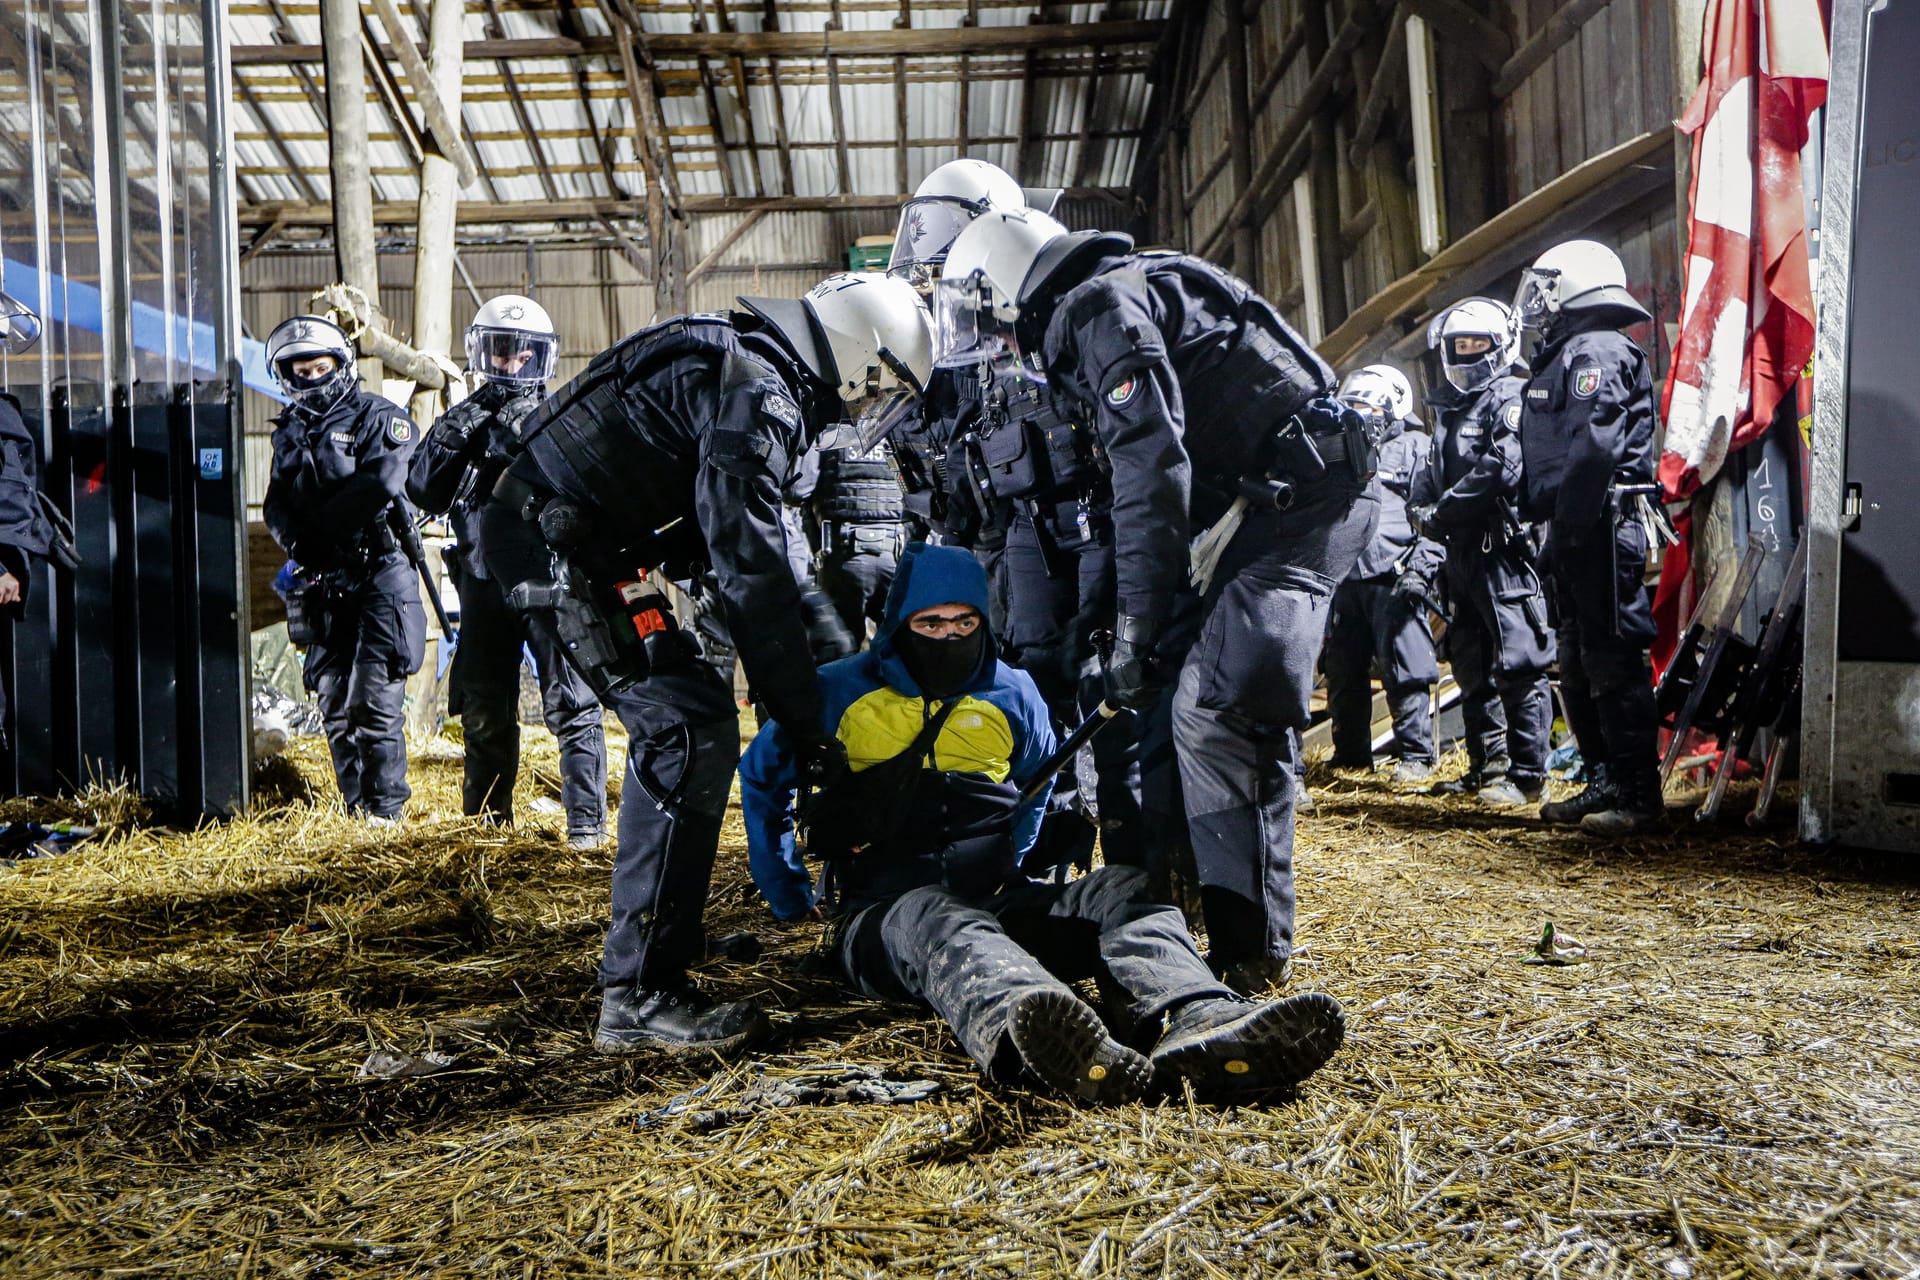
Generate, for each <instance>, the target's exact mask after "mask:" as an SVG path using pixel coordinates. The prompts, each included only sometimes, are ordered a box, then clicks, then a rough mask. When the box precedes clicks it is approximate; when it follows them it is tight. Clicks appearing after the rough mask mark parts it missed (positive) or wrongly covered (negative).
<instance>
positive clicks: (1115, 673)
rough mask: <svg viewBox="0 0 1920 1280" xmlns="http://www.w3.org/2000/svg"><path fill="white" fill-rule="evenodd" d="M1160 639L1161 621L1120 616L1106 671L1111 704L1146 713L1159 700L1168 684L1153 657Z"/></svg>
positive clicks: (1115, 626) (1116, 623) (1108, 696)
mask: <svg viewBox="0 0 1920 1280" xmlns="http://www.w3.org/2000/svg"><path fill="white" fill-rule="evenodd" d="M1159 639H1160V621H1159V619H1157V618H1133V617H1128V616H1127V615H1126V614H1121V615H1120V618H1119V619H1118V621H1116V622H1115V624H1114V628H1113V658H1112V660H1111V661H1110V662H1108V663H1107V670H1106V685H1107V701H1108V702H1110V703H1112V704H1113V705H1114V706H1116V707H1125V708H1126V709H1127V710H1129V711H1146V710H1149V709H1151V708H1152V706H1153V705H1154V704H1155V703H1156V702H1158V701H1159V700H1160V694H1161V693H1162V692H1163V691H1164V690H1165V689H1166V687H1167V682H1166V678H1165V677H1164V676H1163V675H1162V673H1161V671H1160V664H1159V663H1158V662H1157V661H1155V659H1154V656H1153V646H1154V645H1155V644H1156V643H1158V642H1159Z"/></svg>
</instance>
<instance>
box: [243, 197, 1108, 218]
mask: <svg viewBox="0 0 1920 1280" xmlns="http://www.w3.org/2000/svg"><path fill="white" fill-rule="evenodd" d="M1133 194H1134V193H1133V188H1131V187H1068V188H1067V189H1066V190H1065V191H1064V192H1063V196H1064V198H1066V199H1070V200H1106V201H1110V202H1112V203H1114V204H1116V205H1130V204H1131V203H1132V200H1133ZM907 198H908V194H907V193H905V192H892V193H887V194H884V195H851V196H792V197H788V196H769V197H766V198H764V199H755V198H754V197H751V196H735V197H732V198H729V197H727V196H687V197H685V198H684V199H683V200H682V201H681V210H682V211H683V212H684V213H687V214H701V213H751V212H753V211H754V210H755V209H772V210H777V211H781V212H788V213H806V212H825V211H838V210H860V209H897V208H899V207H900V205H901V204H902V203H903V202H904V201H905V200H906V199H907ZM633 205H634V202H633V201H632V200H622V199H613V198H610V197H597V198H589V199H580V200H519V201H502V202H501V203H498V204H485V203H482V202H480V201H476V200H467V201H463V202H462V203H461V205H460V213H459V219H460V221H461V222H463V223H477V224H486V225H512V224H515V223H547V222H592V221H594V220H595V219H597V218H600V217H601V216H603V215H604V216H606V217H610V218H631V217H633V216H634V208H633ZM416 212H417V211H416V210H415V209H414V207H413V205H412V204H410V203H407V202H403V201H391V202H385V203H381V204H377V205H374V206H373V220H374V222H375V223H377V224H379V225H381V226H391V225H396V224H403V223H411V222H412V221H413V219H414V215H415V213H416ZM238 217H239V222H240V225H241V226H248V227H264V226H266V225H267V224H269V223H271V222H273V221H274V220H275V219H276V218H284V219H285V221H286V225H287V226H289V227H324V226H326V225H328V223H329V221H330V219H331V218H332V212H331V210H330V208H329V207H328V206H327V205H325V204H306V203H303V202H301V201H297V200H287V201H263V202H261V203H258V204H243V205H242V206H240V209H239V210H238Z"/></svg>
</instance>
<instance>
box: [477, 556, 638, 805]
mask: <svg viewBox="0 0 1920 1280" xmlns="http://www.w3.org/2000/svg"><path fill="white" fill-rule="evenodd" d="M453 583H454V586H455V588H456V589H458V591H459V592H460V647H459V648H458V649H457V650H456V651H455V652H454V658H453V693H454V697H455V698H456V699H457V702H456V704H455V705H456V706H457V707H458V708H459V712H460V722H461V727H462V734H463V737H464V738H465V740H466V752H467V761H466V775H465V778H464V779H463V785H462V788H461V799H462V802H463V809H464V811H465V812H466V813H468V814H478V813H487V814H492V815H493V816H494V817H496V818H499V819H501V820H502V821H506V820H510V819H511V818H512V817H513V784H514V779H515V777H516V776H517V775H518V774H519V771H520V714H519V712H520V656H521V647H522V646H523V645H524V646H526V647H527V648H529V649H531V650H532V652H533V661H534V668H535V673H536V674H537V675H538V676H539V678H540V708H541V712H542V717H543V718H544V719H545V720H546V722H547V728H549V729H551V730H553V736H554V737H556V738H558V739H559V740H560V801H561V803H562V804H563V805H565V806H566V810H567V834H568V835H570V836H589V835H598V834H600V833H601V832H602V831H604V830H605V829H606V824H607V744H606V734H605V731H604V730H603V728H602V727H601V721H600V715H601V712H600V703H599V701H598V700H597V699H596V698H595V697H594V696H593V691H592V690H591V689H589V688H588V687H587V682H586V681H585V680H583V679H581V678H580V673H579V672H577V671H575V670H574V669H573V667H572V666H571V665H570V664H569V663H568V662H567V660H566V651H565V649H564V648H563V647H562V646H561V644H560V639H559V637H558V636H557V635H556V634H555V633H554V630H553V624H552V619H551V615H550V612H549V611H546V610H538V611H534V612H530V613H528V614H526V615H524V616H523V615H521V614H518V613H515V612H514V610H513V608H512V606H510V605H509V604H508V603H507V597H506V593H505V592H503V591H502V590H501V589H500V584H499V583H498V582H495V581H494V580H493V579H491V578H480V577H476V576H475V575H474V574H473V573H471V572H470V571H468V570H466V569H464V568H460V567H457V566H456V568H455V572H454V575H453Z"/></svg>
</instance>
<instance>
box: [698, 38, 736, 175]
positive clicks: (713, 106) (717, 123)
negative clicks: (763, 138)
mask: <svg viewBox="0 0 1920 1280" xmlns="http://www.w3.org/2000/svg"><path fill="white" fill-rule="evenodd" d="M693 29H694V30H695V31H705V30H706V29H707V8H706V5H705V4H704V3H703V2H702V0H695V3H694V14H693ZM700 92H701V96H702V97H704V98H705V99H706V104H707V130H708V132H710V133H712V134H713V153H714V156H715V157H716V158H717V160H718V162H719V166H720V189H721V190H722V191H724V192H725V193H726V194H728V195H730V196H731V195H738V194H739V193H738V192H737V191H735V190H734V178H733V157H732V156H731V155H730V154H729V153H728V151H727V127H726V123H725V121H723V120H722V119H721V118H720V90H719V87H718V86H717V85H716V84H715V83H714V78H713V60H712V59H711V58H709V57H708V56H707V55H706V54H704V53H703V54H701V55H700Z"/></svg>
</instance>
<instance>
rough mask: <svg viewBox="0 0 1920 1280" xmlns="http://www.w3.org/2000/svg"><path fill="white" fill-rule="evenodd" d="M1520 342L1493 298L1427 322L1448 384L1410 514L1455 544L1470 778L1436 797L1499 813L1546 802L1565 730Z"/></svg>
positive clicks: (1448, 568)
mask: <svg viewBox="0 0 1920 1280" xmlns="http://www.w3.org/2000/svg"><path fill="white" fill-rule="evenodd" d="M1519 342H1520V335H1519V332H1518V330H1517V329H1516V328H1515V327H1514V325H1513V313H1512V312H1511V311H1510V310H1509V309H1508V308H1507V306H1506V304H1505V303H1502V302H1495V301H1494V300H1493V299H1491V298H1468V299H1467V300H1466V301H1464V302H1457V303H1455V304H1454V305H1453V306H1451V307H1448V308H1447V309H1446V310H1445V311H1442V312H1441V313H1440V314H1439V315H1437V316H1435V317H1434V318H1433V322H1432V323H1431V324H1429V325H1428V326H1427V346H1428V347H1430V348H1432V349H1433V350H1434V351H1435V352H1437V353H1438V355H1439V359H1440V367H1441V371H1442V373H1444V374H1445V376H1446V381H1445V382H1442V383H1439V384H1437V385H1436V386H1435V387H1434V389H1433V391H1432V393H1431V394H1430V395H1429V396H1428V397H1427V403H1428V404H1430V405H1432V406H1433V411H1434V420H1433V454H1432V462H1431V464H1430V465H1429V466H1427V467H1425V468H1423V469H1422V470H1421V471H1420V472H1419V473H1418V474H1416V475H1415V476H1414V481H1413V505H1412V507H1411V508H1409V514H1410V515H1411V516H1412V517H1413V519H1414V521H1415V523H1416V524H1417V525H1418V526H1419V527H1420V530H1421V532H1422V533H1423V534H1425V535H1426V536H1427V537H1428V538H1432V539H1437V540H1438V542H1439V544H1440V545H1441V546H1443V547H1444V548H1445V568H1444V573H1445V583H1446V596H1447V599H1448V601H1449V602H1450V603H1451V606H1452V610H1453V616H1452V620H1451V622H1450V623H1449V624H1448V626H1447V656H1448V658H1449V659H1450V660H1451V662H1452V664H1453V678H1454V679H1455V680H1457V681H1459V682H1460V692H1461V700H1460V711H1461V716H1462V718H1463V719H1464V720H1465V722H1466V730H1467V772H1466V776H1465V777H1463V778H1461V779H1459V780H1457V781H1454V782H1443V783H1440V784H1438V785H1437V786H1435V787H1434V788H1433V790H1434V793H1435V794H1438V795H1449V794H1458V793H1461V792H1472V793H1473V795H1474V797H1475V798H1476V799H1477V800H1478V801H1479V802H1480V803H1481V804H1484V805H1488V806H1490V807H1492V808H1496V809H1510V808H1517V807H1519V806H1521V805H1525V804H1538V803H1539V802H1540V798H1541V793H1542V792H1543V791H1544V790H1545V788H1546V785H1547V752H1548V748H1549V745H1550V744H1549V734H1550V733H1551V731H1552V727H1553V702H1552V697H1551V695H1550V693H1549V691H1548V688H1547V670H1548V668H1550V667H1551V666H1552V665H1553V657H1554V647H1553V631H1552V629H1551V628H1550V627H1549V626H1548V625H1547V601H1546V596H1545V594H1544V593H1543V592H1542V591H1541V588H1540V575H1539V573H1538V572H1537V571H1536V569H1535V567H1534V545H1533V532H1532V529H1531V528H1530V527H1529V526H1528V525H1526V524H1525V523H1523V522H1522V521H1521V519H1520V511H1519V503H1520V429H1519V428H1520V393H1521V391H1522V389H1523V388H1524V387H1525V386H1526V379H1525V377H1524V376H1521V375H1524V374H1525V372H1526V369H1525V367H1524V366H1522V365H1520V364H1519V363H1518V362H1517V353H1518V350H1519ZM1423 545H1426V546H1431V545H1433V544H1432V543H1427V544H1423ZM1436 558H1437V557H1429V558H1427V559H1426V560H1424V561H1423V562H1422V563H1420V564H1418V565H1413V566H1409V571H1410V572H1412V573H1415V574H1416V575H1418V576H1419V578H1420V579H1421V580H1422V581H1423V582H1428V581H1431V580H1432V579H1434V578H1435V577H1438V576H1439V572H1440V571H1441V566H1440V565H1439V564H1435V563H1433V560H1434V559H1436Z"/></svg>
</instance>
